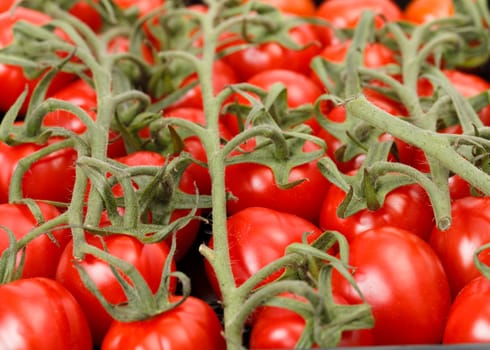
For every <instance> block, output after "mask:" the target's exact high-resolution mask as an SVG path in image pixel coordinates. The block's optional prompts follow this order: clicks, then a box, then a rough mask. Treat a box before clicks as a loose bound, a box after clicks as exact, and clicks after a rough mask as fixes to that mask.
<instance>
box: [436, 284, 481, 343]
mask: <svg viewBox="0 0 490 350" xmlns="http://www.w3.org/2000/svg"><path fill="white" fill-rule="evenodd" d="M489 297H490V281H489V280H488V278H487V277H485V276H478V277H476V278H474V279H473V280H471V281H470V282H468V284H467V285H466V286H465V287H464V288H463V289H461V291H460V292H459V293H458V295H457V296H456V298H455V299H454V301H453V304H452V306H451V309H450V311H449V316H448V318H447V323H446V328H445V330H444V337H443V340H442V343H443V344H469V343H471V344H474V343H490V304H489V303H488V298H489Z"/></svg>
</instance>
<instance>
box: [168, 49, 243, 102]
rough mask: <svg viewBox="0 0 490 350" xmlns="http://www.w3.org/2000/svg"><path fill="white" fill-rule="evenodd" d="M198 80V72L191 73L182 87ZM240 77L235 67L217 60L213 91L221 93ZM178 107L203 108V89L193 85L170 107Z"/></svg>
mask: <svg viewBox="0 0 490 350" xmlns="http://www.w3.org/2000/svg"><path fill="white" fill-rule="evenodd" d="M196 80H197V75H196V74H191V75H190V76H188V77H187V78H186V79H184V82H183V83H182V85H181V86H182V87H184V86H186V85H188V84H191V83H193V82H195V81H196ZM238 82H239V79H238V77H237V76H236V73H235V71H234V70H233V68H232V67H231V66H230V65H229V64H228V63H226V62H225V61H224V60H222V59H221V60H216V61H214V64H213V92H214V94H217V93H219V92H220V91H221V90H223V89H224V88H225V87H226V86H228V85H231V84H235V83H238ZM178 107H193V108H203V104H202V89H201V86H200V85H199V84H198V85H197V86H195V87H193V88H192V89H190V90H189V91H187V93H186V94H185V95H184V96H182V97H181V98H180V99H179V100H178V101H176V102H175V103H173V104H172V105H171V106H170V108H178Z"/></svg>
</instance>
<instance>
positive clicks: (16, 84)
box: [0, 6, 73, 113]
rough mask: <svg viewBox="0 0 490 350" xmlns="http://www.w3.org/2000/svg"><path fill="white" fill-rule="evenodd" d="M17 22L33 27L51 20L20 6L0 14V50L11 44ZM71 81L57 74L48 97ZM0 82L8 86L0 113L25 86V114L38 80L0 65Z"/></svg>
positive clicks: (14, 67) (68, 77) (69, 75)
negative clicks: (26, 90) (26, 92)
mask: <svg viewBox="0 0 490 350" xmlns="http://www.w3.org/2000/svg"><path fill="white" fill-rule="evenodd" d="M18 21H26V22H28V23H31V24H33V25H38V26H42V25H45V24H47V23H49V22H50V21H51V18H50V17H49V16H47V15H45V14H44V13H42V12H39V11H36V10H31V9H28V8H25V7H21V6H18V7H16V8H15V10H14V11H13V12H12V11H6V12H2V13H0V27H1V28H2V30H1V33H0V48H4V47H6V46H8V45H10V44H11V43H12V41H13V40H14V34H13V27H14V25H15V23H17V22H18ZM72 79H73V76H72V75H71V74H65V73H59V74H57V76H56V77H55V78H54V80H53V81H52V82H51V85H50V88H49V89H48V95H50V94H52V93H54V92H55V91H57V90H58V89H60V88H61V87H62V86H64V85H65V84H67V83H68V82H69V81H70V80H72ZM0 81H2V82H3V84H6V85H7V86H8V89H5V90H4V92H3V94H2V96H1V98H0V111H2V112H6V111H7V110H8V109H9V108H10V107H11V106H12V105H13V104H14V102H15V101H16V100H17V98H18V97H19V96H20V95H21V94H22V92H23V91H24V89H25V87H26V86H27V87H28V88H29V93H28V96H27V99H26V102H25V103H24V105H23V107H22V109H21V113H25V112H26V110H27V103H28V101H29V98H30V96H31V94H32V90H33V89H34V88H35V86H36V85H37V83H38V82H39V79H34V80H30V79H28V78H27V77H26V76H25V75H24V72H23V70H22V68H21V67H18V66H13V65H7V64H0Z"/></svg>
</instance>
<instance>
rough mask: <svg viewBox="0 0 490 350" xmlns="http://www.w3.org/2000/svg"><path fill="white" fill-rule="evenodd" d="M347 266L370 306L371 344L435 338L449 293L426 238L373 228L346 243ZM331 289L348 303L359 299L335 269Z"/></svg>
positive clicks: (436, 340) (440, 329) (439, 334)
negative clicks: (373, 320) (348, 244)
mask: <svg viewBox="0 0 490 350" xmlns="http://www.w3.org/2000/svg"><path fill="white" fill-rule="evenodd" d="M349 265H350V266H352V268H353V270H352V271H353V272H352V277H353V278H354V280H355V281H356V283H357V285H358V286H359V289H360V290H361V291H362V293H363V295H364V297H365V299H366V301H367V302H368V303H369V304H370V305H371V308H372V312H373V316H374V319H375V325H374V328H373V329H372V331H373V335H374V341H375V344H376V345H397V344H403V345H407V344H438V343H440V341H441V339H442V333H443V330H444V325H445V321H446V316H447V313H448V310H449V307H450V303H451V295H450V290H449V285H448V282H447V278H446V275H445V273H444V269H443V267H442V265H441V262H440V261H439V259H438V257H437V255H436V254H435V252H434V251H433V250H432V249H431V247H430V246H429V244H428V243H426V242H425V241H423V240H421V239H420V238H419V237H417V236H416V235H414V234H412V233H411V232H409V231H405V230H403V229H399V228H395V227H389V226H385V227H380V228H375V229H372V230H368V231H366V232H364V233H362V234H360V235H358V236H357V237H356V238H355V239H354V240H353V241H352V242H351V244H350V250H349ZM332 288H333V292H334V293H335V294H337V293H338V294H339V295H340V296H342V297H344V298H345V299H346V300H347V303H349V304H356V303H361V302H362V300H361V298H360V297H359V295H358V293H357V292H356V291H355V290H354V288H353V287H352V285H351V284H350V283H349V282H348V281H347V280H346V279H345V278H343V277H342V276H341V275H340V274H339V273H338V272H337V270H334V272H333V275H332Z"/></svg>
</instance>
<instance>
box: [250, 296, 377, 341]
mask: <svg viewBox="0 0 490 350" xmlns="http://www.w3.org/2000/svg"><path fill="white" fill-rule="evenodd" d="M284 296H286V297H290V298H299V297H297V296H294V295H291V294H286V295H284ZM334 298H335V299H336V300H335V301H336V302H337V303H345V300H343V299H342V298H341V297H337V296H334ZM299 299H301V298H299ZM305 324H306V321H305V319H304V318H303V317H302V316H300V315H299V314H298V313H295V312H294V311H292V310H289V309H286V308H281V307H276V306H263V307H260V308H259V309H258V310H257V312H256V313H255V314H254V320H253V324H252V329H251V332H250V344H249V348H250V349H293V348H294V347H295V346H296V343H297V342H298V340H299V339H300V337H301V334H302V332H303V330H304V328H305ZM373 344H374V341H373V335H372V331H371V330H370V329H362V330H355V331H347V332H344V333H342V339H341V340H340V343H339V344H338V345H337V346H339V347H344V346H366V345H373ZM314 347H317V346H316V345H315V346H314Z"/></svg>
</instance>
